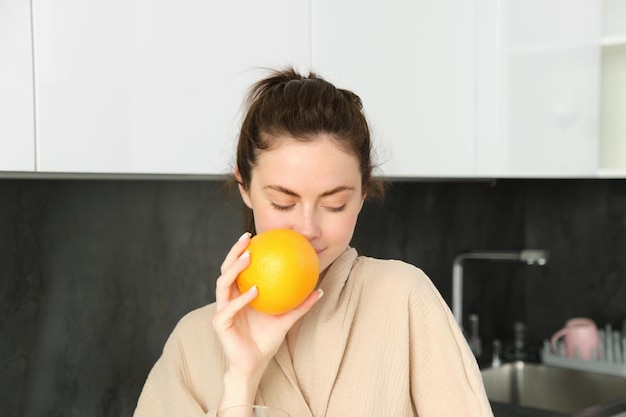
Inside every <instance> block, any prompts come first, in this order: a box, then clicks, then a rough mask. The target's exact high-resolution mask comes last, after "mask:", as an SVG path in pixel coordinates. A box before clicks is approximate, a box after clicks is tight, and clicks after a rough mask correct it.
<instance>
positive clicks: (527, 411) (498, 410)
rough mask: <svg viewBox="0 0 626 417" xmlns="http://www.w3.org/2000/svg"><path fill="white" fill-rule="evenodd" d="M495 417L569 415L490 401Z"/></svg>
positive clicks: (559, 416) (560, 416)
mask: <svg viewBox="0 0 626 417" xmlns="http://www.w3.org/2000/svg"><path fill="white" fill-rule="evenodd" d="M490 404H491V409H492V410H493V415H494V417H564V416H567V414H563V413H557V412H555V411H548V410H540V409H538V408H529V407H520V406H517V405H511V404H504V403H498V402H495V401H490Z"/></svg>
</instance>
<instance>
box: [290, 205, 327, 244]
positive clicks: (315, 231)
mask: <svg viewBox="0 0 626 417" xmlns="http://www.w3.org/2000/svg"><path fill="white" fill-rule="evenodd" d="M294 230H295V231H296V232H298V233H300V234H301V235H302V236H304V237H306V238H307V239H308V240H313V239H315V238H317V237H319V236H320V234H321V231H322V229H321V227H320V224H319V221H318V219H317V216H316V214H315V212H314V211H311V212H305V213H302V217H301V219H300V221H299V222H298V224H297V225H295V227H294Z"/></svg>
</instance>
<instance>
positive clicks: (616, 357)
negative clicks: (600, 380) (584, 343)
mask: <svg viewBox="0 0 626 417" xmlns="http://www.w3.org/2000/svg"><path fill="white" fill-rule="evenodd" d="M598 333H599V335H600V352H599V355H598V359H595V360H593V359H592V360H585V359H580V358H570V357H567V356H565V353H564V349H563V345H562V343H559V344H558V345H557V347H558V348H559V353H554V352H553V351H552V349H551V348H550V341H549V340H544V342H543V349H542V351H541V360H542V361H543V363H545V364H546V365H551V366H557V367H560V368H570V369H578V370H582V371H588V372H599V373H603V374H609V375H615V376H622V377H626V334H624V335H622V333H624V332H620V331H618V330H613V329H612V327H611V325H610V324H607V325H606V326H605V327H604V329H599V330H598Z"/></svg>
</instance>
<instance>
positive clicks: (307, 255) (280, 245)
mask: <svg viewBox="0 0 626 417" xmlns="http://www.w3.org/2000/svg"><path fill="white" fill-rule="evenodd" d="M246 250H248V251H249V252H250V265H248V267H247V268H246V269H244V270H243V271H241V273H240V274H239V276H238V277H237V287H239V291H241V292H242V293H244V292H246V291H248V290H249V289H250V288H251V287H252V286H253V285H256V286H257V288H258V290H259V294H258V296H257V297H256V298H255V299H254V300H252V302H251V303H250V306H251V307H252V308H254V309H256V310H258V311H261V312H263V313H266V314H282V313H286V312H287V311H290V310H292V309H294V308H295V307H297V306H299V305H300V304H301V303H302V302H303V301H304V300H305V299H306V298H307V297H308V296H309V294H311V292H312V291H313V290H314V289H315V286H316V285H317V280H318V278H319V273H320V271H319V269H320V264H319V260H318V258H317V254H316V253H315V249H313V246H311V244H310V243H309V241H308V240H307V239H306V238H305V237H304V236H302V235H301V234H299V233H298V232H294V231H293V230H289V229H272V230H268V231H266V232H263V233H259V234H258V235H256V236H254V237H253V238H252V239H250V244H249V245H248V248H247V249H246Z"/></svg>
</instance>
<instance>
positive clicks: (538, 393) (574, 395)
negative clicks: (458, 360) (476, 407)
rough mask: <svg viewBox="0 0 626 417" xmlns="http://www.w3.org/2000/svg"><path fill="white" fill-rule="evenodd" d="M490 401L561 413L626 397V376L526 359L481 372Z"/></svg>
mask: <svg viewBox="0 0 626 417" xmlns="http://www.w3.org/2000/svg"><path fill="white" fill-rule="evenodd" d="M481 374H482V377H483V381H484V384H485V390H486V391H487V397H488V398H489V400H490V401H495V402H499V403H505V404H511V405H516V406H520V407H528V408H536V409H542V410H548V411H554V412H560V413H568V414H574V413H580V412H582V411H584V410H586V409H589V408H590V407H594V406H601V405H603V404H609V403H612V402H615V401H617V400H619V399H623V398H626V378H621V377H618V376H612V375H604V374H599V373H594V372H586V371H578V370H573V369H564V368H557V367H553V366H548V365H543V364H533V363H524V362H515V363H507V364H504V365H502V366H500V367H498V368H487V369H483V370H482V371H481Z"/></svg>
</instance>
